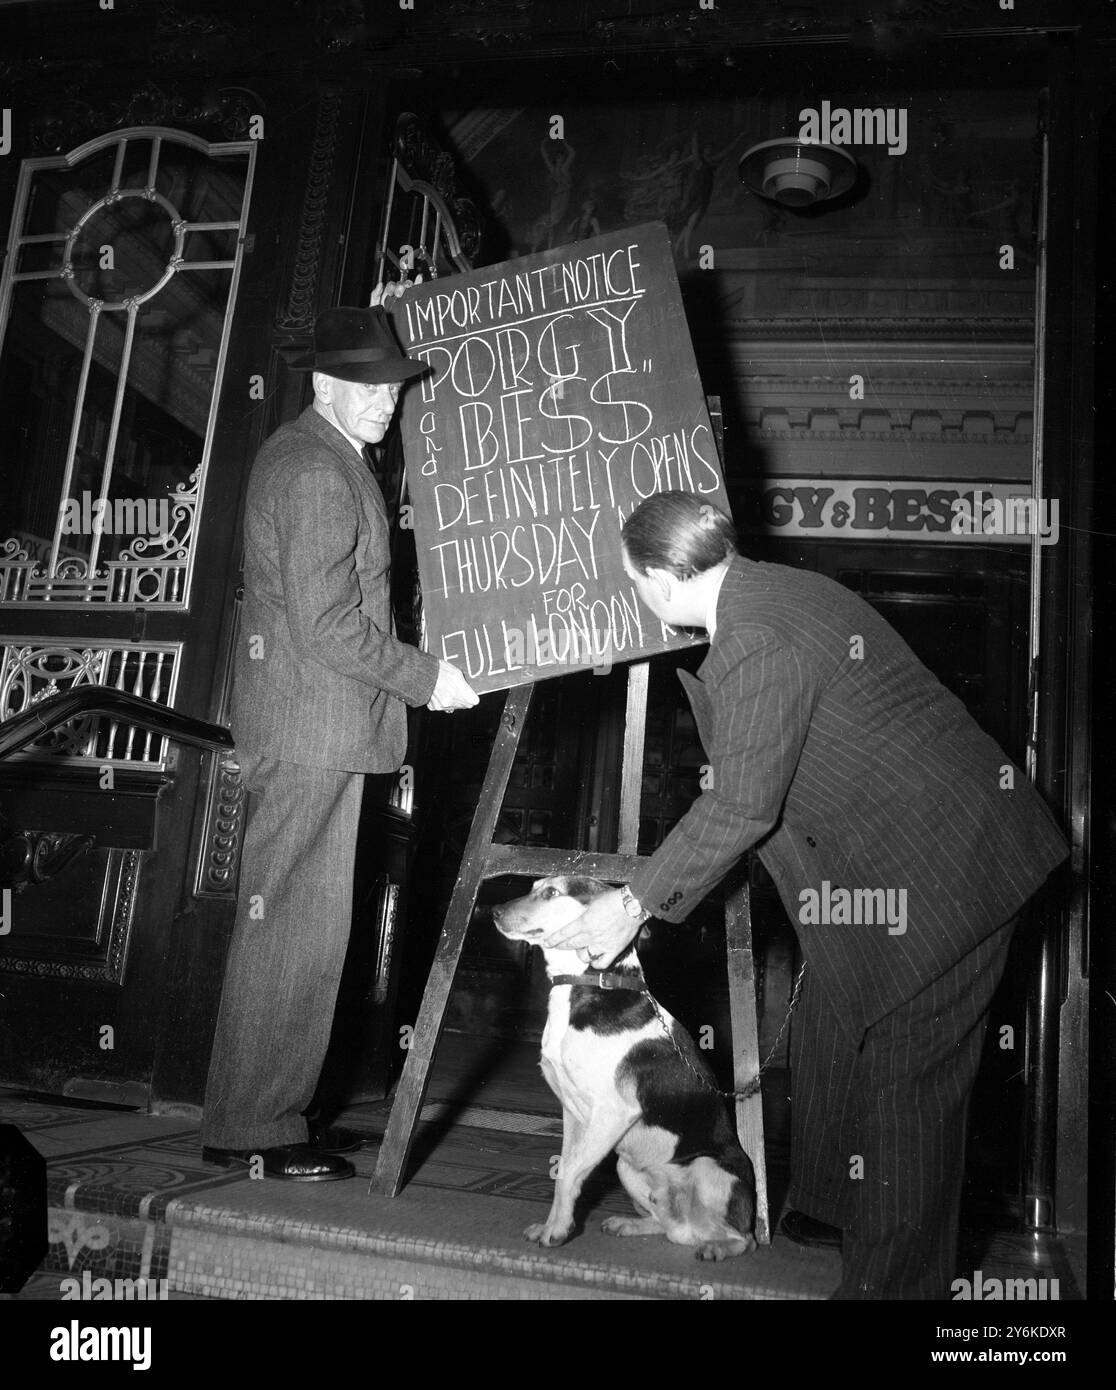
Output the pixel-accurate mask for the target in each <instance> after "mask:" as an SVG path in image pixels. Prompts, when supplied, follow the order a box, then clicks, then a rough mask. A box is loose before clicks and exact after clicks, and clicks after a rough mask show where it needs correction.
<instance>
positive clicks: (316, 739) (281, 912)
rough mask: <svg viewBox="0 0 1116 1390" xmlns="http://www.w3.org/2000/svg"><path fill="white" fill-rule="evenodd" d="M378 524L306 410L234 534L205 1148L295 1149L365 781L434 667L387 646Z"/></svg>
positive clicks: (385, 761)
mask: <svg viewBox="0 0 1116 1390" xmlns="http://www.w3.org/2000/svg"><path fill="white" fill-rule="evenodd" d="M388 558H389V556H388V519H387V512H386V509H385V507H384V500H383V496H382V495H381V493H380V489H379V486H378V484H377V483H376V480H375V478H374V477H373V476H372V473H371V472H370V471H369V468H368V466H367V464H366V463H365V462H364V459H363V458H362V457H361V456H360V455H359V454H358V453H357V452H356V450H355V449H354V448H353V446H352V445H351V444H350V443H349V441H348V440H347V439H346V438H345V436H344V435H343V434H342V433H341V432H340V431H339V430H338V429H336V428H335V427H334V426H333V425H331V424H330V423H329V422H328V421H327V420H325V419H323V418H322V417H321V416H320V415H318V414H317V412H316V411H315V410H314V409H313V407H310V408H309V409H307V410H305V411H303V413H302V414H301V415H300V416H299V417H298V419H297V420H295V421H293V422H292V423H290V424H287V425H283V426H281V427H280V428H279V429H278V430H276V432H275V433H274V434H273V435H272V436H271V437H270V438H269V439H268V440H267V441H266V443H265V444H264V446H263V448H262V449H261V450H260V452H259V454H258V456H257V458H256V461H255V463H254V465H253V468H252V474H251V478H250V480H249V484H248V500H247V508H246V511H245V517H244V608H243V612H242V618H241V629H240V638H239V642H238V646H237V651H236V664H235V668H234V684H233V707H232V730H233V734H234V736H235V738H236V743H237V750H238V755H239V757H240V759H241V763H242V766H243V771H244V781H245V785H246V787H247V788H248V791H249V798H248V820H247V826H246V830H245V837H244V846H243V850H242V853H241V864H240V896H239V900H238V904H237V917H236V925H235V928H234V931H233V938H232V942H231V944H230V947H229V956H228V961H227V963H226V967H225V984H224V992H223V994H222V997H221V1009H220V1015H219V1017H218V1021H217V1032H216V1037H215V1039H214V1044H213V1054H212V1058H211V1060H210V1067H209V1079H208V1083H207V1086H206V1097H205V1123H204V1126H203V1131H202V1140H203V1143H205V1144H207V1145H211V1146H213V1147H215V1148H234V1149H247V1148H268V1147H272V1146H275V1145H280V1144H293V1143H302V1142H304V1141H305V1139H306V1124H305V1121H304V1120H303V1118H302V1112H303V1110H305V1109H306V1107H307V1106H308V1105H309V1103H310V1101H311V1098H312V1096H313V1093H314V1089H315V1087H316V1085H317V1080H318V1074H319V1072H320V1070H321V1065H322V1061H323V1059H324V1057H325V1052H326V1048H327V1046H328V1043H329V1034H330V1027H331V1022H332V1017H333V1009H334V1006H335V1004H336V999H337V987H338V984H339V982H340V978H341V967H342V965H343V963H344V958H345V948H346V944H347V942H348V937H349V928H350V921H351V917H352V877H353V858H354V851H355V844H356V834H357V825H358V822H359V819H360V807H361V793H362V791H363V783H364V773H366V772H390V771H393V770H394V769H396V768H397V767H399V765H400V763H401V761H402V759H403V756H404V752H405V750H406V744H407V716H406V710H405V708H404V704H405V703H406V704H411V705H423V704H425V703H426V702H427V700H429V698H430V696H431V693H432V692H433V689H434V685H435V681H436V679H437V675H438V661H437V658H436V657H433V656H431V655H429V654H427V653H424V652H420V651H418V650H417V648H415V647H412V646H409V645H407V644H406V643H403V642H400V641H398V640H397V639H396V638H395V636H394V635H393V629H392V620H391V603H390V594H389V574H388Z"/></svg>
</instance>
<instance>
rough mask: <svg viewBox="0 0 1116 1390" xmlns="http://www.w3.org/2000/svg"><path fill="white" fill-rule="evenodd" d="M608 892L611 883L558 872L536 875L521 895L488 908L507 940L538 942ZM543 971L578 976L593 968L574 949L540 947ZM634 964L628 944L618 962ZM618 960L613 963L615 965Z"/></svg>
mask: <svg viewBox="0 0 1116 1390" xmlns="http://www.w3.org/2000/svg"><path fill="white" fill-rule="evenodd" d="M610 891H611V885H609V884H607V883H602V882H601V881H600V879H598V878H586V877H585V876H583V875H573V874H569V875H568V874H558V875H556V876H555V877H553V878H540V879H537V880H536V881H535V883H534V884H533V886H532V888H531V891H530V892H529V893H528V894H527V895H526V897H523V898H513V899H512V901H511V902H508V903H501V904H500V905H499V906H498V907H494V908H493V909H492V920H493V921H494V922H495V923H496V929H497V930H498V931H499V932H500V933H501V934H502V935H503V936H506V937H507V938H508V939H509V940H510V941H526V942H529V943H530V944H531V945H532V946H538V945H541V943H542V941H543V938H544V937H547V936H549V935H550V933H551V932H553V931H557V930H558V929H559V928H560V927H564V926H567V925H568V924H569V923H570V922H572V921H573V920H574V918H575V917H580V916H581V914H582V913H583V912H584V911H585V909H586V908H587V907H588V906H589V904H590V903H591V902H592V901H593V899H594V898H599V897H600V895H601V894H602V893H608V892H610ZM543 951H544V953H545V955H546V965H547V970H548V971H549V972H550V974H551V975H557V974H561V975H582V974H584V973H585V972H586V971H588V970H592V969H593V968H594V967H593V966H591V965H589V964H587V963H586V962H585V961H583V960H581V959H580V957H579V956H578V953H577V952H576V951H570V950H566V949H558V950H555V949H553V948H551V947H545V946H544V947H543ZM629 956H631V963H633V964H634V963H637V958H636V956H635V951H634V948H632V947H629V948H628V950H627V951H625V952H624V955H623V956H621V958H620V961H623V962H624V963H625V964H628V963H629V962H628V957H629ZM620 961H617V962H616V963H617V964H618V965H619V964H620Z"/></svg>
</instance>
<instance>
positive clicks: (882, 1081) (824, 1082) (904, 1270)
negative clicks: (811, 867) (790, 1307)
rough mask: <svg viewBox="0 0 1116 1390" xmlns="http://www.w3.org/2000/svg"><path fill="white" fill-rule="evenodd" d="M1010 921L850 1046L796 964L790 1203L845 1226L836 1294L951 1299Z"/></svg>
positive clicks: (810, 977)
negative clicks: (974, 1105) (975, 1114)
mask: <svg viewBox="0 0 1116 1390" xmlns="http://www.w3.org/2000/svg"><path fill="white" fill-rule="evenodd" d="M1014 927H1015V919H1014V918H1013V919H1012V920H1011V921H1010V922H1007V923H1005V924H1004V926H1002V927H1000V928H999V929H998V930H997V931H995V932H993V934H992V935H991V936H989V937H988V938H986V940H984V941H982V942H981V943H980V945H979V946H977V947H976V948H975V949H974V950H973V951H970V952H969V954H968V955H967V956H965V957H964V958H963V959H962V960H961V961H959V962H958V964H957V965H955V966H954V967H953V968H952V969H950V970H948V971H947V972H946V973H945V974H944V975H942V976H941V977H940V978H939V979H937V980H935V981H934V982H933V984H931V985H929V986H927V988H926V989H924V990H922V992H921V993H919V994H917V995H915V997H914V998H913V999H911V1000H909V1001H907V1002H906V1003H905V1004H902V1005H900V1006H899V1008H897V1009H895V1010H893V1011H892V1012H891V1013H889V1014H887V1015H886V1016H885V1017H884V1018H882V1019H880V1020H879V1022H878V1023H875V1024H873V1026H872V1027H870V1028H869V1029H867V1031H866V1032H865V1033H864V1035H863V1037H862V1038H861V1039H860V1042H859V1046H858V1045H857V1044H856V1043H855V1042H853V1041H852V1040H851V1039H850V1038H849V1035H848V1033H846V1032H843V1031H842V1029H841V1027H840V1023H839V1020H838V1017H837V1015H836V1013H835V1012H834V1011H833V1009H832V1008H831V1007H830V1005H829V1003H828V1001H827V1000H826V998H825V995H824V994H823V993H822V991H821V990H820V989H819V988H818V982H817V979H816V977H815V975H814V972H813V971H812V970H810V969H808V970H807V971H806V976H805V981H804V987H803V991H802V1001H801V1009H800V1015H799V1018H798V1019H796V1021H795V1022H796V1026H795V1028H794V1032H793V1036H792V1039H791V1107H792V1118H791V1175H792V1176H791V1187H790V1192H789V1193H788V1196H787V1204H788V1206H789V1207H793V1208H795V1209H797V1210H798V1211H802V1212H805V1213H806V1214H807V1215H808V1216H813V1217H815V1218H816V1219H818V1220H820V1221H826V1222H828V1223H829V1224H830V1225H833V1226H840V1227H841V1228H842V1231H843V1241H842V1261H843V1277H842V1280H841V1285H840V1288H839V1289H838V1291H837V1293H836V1294H835V1295H834V1296H835V1297H836V1298H840V1299H886V1298H903V1299H920V1298H921V1299H938V1298H947V1297H948V1289H949V1285H950V1282H951V1281H952V1280H953V1278H954V1277H955V1268H954V1264H955V1261H956V1258H957V1226H958V1216H959V1211H960V1206H961V1189H962V1184H963V1181H964V1175H965V1130H966V1123H967V1119H968V1107H969V1096H970V1094H971V1093H972V1089H973V1083H974V1081H975V1079H976V1074H977V1068H978V1066H979V1064H980V1056H981V1048H982V1044H983V1041H984V1034H985V1029H986V1025H987V1021H988V1009H989V1005H990V1004H991V1002H992V996H993V994H994V993H995V991H996V987H997V985H998V984H999V982H1000V977H1001V976H1002V974H1003V970H1004V963H1005V961H1006V959H1007V951H1008V946H1009V944H1010V942H1011V935H1012V931H1013V929H1014ZM850 930H856V928H850ZM858 1157H859V1159H860V1164H859V1165H858V1164H857V1158H858ZM858 1173H859V1174H860V1176H857V1174H858Z"/></svg>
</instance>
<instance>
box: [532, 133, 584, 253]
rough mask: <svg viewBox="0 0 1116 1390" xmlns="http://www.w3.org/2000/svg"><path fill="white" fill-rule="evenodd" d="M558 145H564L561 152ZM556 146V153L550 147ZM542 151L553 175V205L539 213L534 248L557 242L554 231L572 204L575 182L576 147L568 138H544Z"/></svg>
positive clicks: (534, 231)
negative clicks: (572, 191) (573, 169)
mask: <svg viewBox="0 0 1116 1390" xmlns="http://www.w3.org/2000/svg"><path fill="white" fill-rule="evenodd" d="M558 146H561V149H562V153H561V154H559V153H558V148H557V147H558ZM552 147H553V148H554V153H553V155H552V154H551V148H552ZM539 153H540V154H541V155H542V161H543V163H544V164H545V165H546V171H547V174H548V175H549V176H550V182H551V193H550V207H549V208H548V209H547V211H546V213H545V214H544V216H542V217H540V218H539V220H538V221H537V222H536V223H535V226H534V229H533V236H532V241H531V250H532V251H533V252H534V251H549V250H550V249H551V247H552V246H553V245H554V233H555V232H556V231H557V230H558V228H559V227H560V226H561V225H562V219H563V218H564V217H565V215H566V211H567V209H568V208H569V205H570V188H571V185H572V183H573V174H572V173H571V172H570V171H571V169H572V168H573V162H574V157H575V155H576V154H577V151H576V150H575V149H574V147H573V146H572V145H571V144H569V142H568V141H566V140H557V141H552V140H549V139H544V140H543V141H542V142H541V144H540V145H539Z"/></svg>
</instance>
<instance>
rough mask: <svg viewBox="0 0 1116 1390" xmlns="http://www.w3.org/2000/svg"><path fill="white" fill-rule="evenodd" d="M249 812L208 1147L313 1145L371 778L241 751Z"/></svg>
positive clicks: (211, 1083) (214, 1061)
mask: <svg viewBox="0 0 1116 1390" xmlns="http://www.w3.org/2000/svg"><path fill="white" fill-rule="evenodd" d="M239 756H240V763H241V770H242V775H243V779H244V784H245V787H246V788H247V790H248V812H247V822H246V825H245V831H244V845H243V849H242V851H241V861H240V891H239V895H238V898H237V909H236V923H235V926H234V928H233V934H232V941H231V943H230V946H229V953H228V959H227V961H226V965H225V985H224V991H223V993H222V995H221V1008H220V1012H219V1014H218V1017H217V1031H216V1035H215V1037H214V1042H213V1053H212V1056H211V1057H210V1063H209V1078H208V1081H207V1082H206V1089H205V1117H204V1120H203V1123H202V1143H203V1144H206V1145H210V1146H212V1147H214V1148H224V1149H248V1148H271V1147H274V1146H276V1145H279V1144H300V1143H305V1141H306V1121H305V1119H304V1118H303V1114H302V1112H303V1111H304V1110H305V1109H306V1108H307V1107H308V1106H309V1104H310V1102H311V1100H312V1099H313V1095H314V1091H315V1089H316V1087H317V1084H318V1076H319V1073H320V1072H321V1069H322V1063H323V1061H324V1060H325V1055H326V1050H327V1048H328V1046H329V1036H330V1029H331V1026H332V1023H333V1011H334V1008H335V1006H336V1003H337V990H338V986H339V984H340V981H341V971H342V967H343V966H344V963H345V951H346V948H347V945H348V940H349V932H350V928H351V925H352V910H353V866H354V862H355V858H356V840H357V830H358V826H359V822H360V806H361V797H362V794H363V791H364V774H363V773H359V772H336V771H333V770H330V769H324V768H313V767H301V766H299V765H298V764H296V763H288V762H281V761H279V760H278V759H276V758H262V757H259V756H257V755H256V754H254V753H248V752H241V753H240V754H239Z"/></svg>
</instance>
